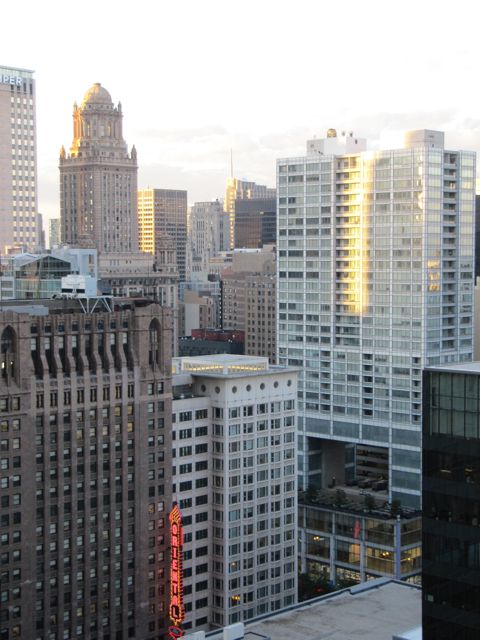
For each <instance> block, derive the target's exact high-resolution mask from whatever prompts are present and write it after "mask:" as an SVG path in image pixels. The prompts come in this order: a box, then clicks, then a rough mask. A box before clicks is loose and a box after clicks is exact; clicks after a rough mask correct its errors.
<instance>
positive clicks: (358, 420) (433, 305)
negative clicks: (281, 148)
mask: <svg viewBox="0 0 480 640" xmlns="http://www.w3.org/2000/svg"><path fill="white" fill-rule="evenodd" d="M334 133H335V132H334V131H332V132H329V135H330V137H329V138H328V139H327V140H326V141H325V145H326V146H323V147H322V145H321V144H320V143H319V142H318V141H316V144H315V145H314V148H313V149H311V148H310V146H309V147H308V155H306V156H303V157H294V158H285V159H281V160H279V161H278V166H277V169H278V173H277V179H278V238H277V250H278V291H277V298H278V331H277V341H278V356H279V360H278V362H279V364H285V365H287V364H288V365H292V366H298V367H300V369H301V374H300V381H299V429H300V447H301V449H302V453H301V455H300V469H301V474H302V477H303V483H304V487H305V488H306V487H308V485H309V484H315V485H316V486H318V487H326V486H328V484H331V481H332V477H333V476H335V478H336V481H337V484H338V483H339V482H340V483H342V482H345V481H354V480H355V479H356V477H357V473H356V460H355V451H356V448H357V447H358V446H359V445H361V446H362V448H363V449H364V450H365V449H366V448H368V447H375V456H376V457H377V459H379V458H381V456H379V449H383V452H384V455H385V456H386V458H387V459H388V470H387V475H388V477H387V478H384V477H383V476H384V470H383V469H382V470H381V471H378V472H376V471H375V470H371V471H370V472H369V474H368V475H366V477H364V478H363V480H362V481H365V482H371V483H374V482H377V481H381V480H383V479H387V481H388V488H387V489H388V499H389V500H390V501H393V500H399V501H400V502H401V504H402V505H403V506H406V507H412V508H417V509H418V508H419V506H420V497H421V490H420V487H421V420H422V377H421V372H422V368H424V367H425V366H431V365H437V364H443V363H449V362H462V361H469V360H471V358H472V315H473V314H472V305H473V299H472V298H473V269H474V207H475V190H474V184H475V154H474V153H473V152H469V151H450V150H447V149H445V148H444V141H443V133H441V132H436V131H424V130H422V131H415V132H411V133H410V134H407V136H406V146H405V148H403V149H397V150H392V151H375V152H373V151H371V152H370V151H360V152H352V149H351V147H349V146H348V144H350V145H353V148H356V147H357V146H362V145H361V144H360V143H361V140H360V139H357V138H354V137H353V136H347V139H346V141H345V145H344V149H345V150H346V151H348V153H338V150H337V149H338V147H341V144H340V143H341V142H342V139H340V138H339V139H336V138H335V135H334ZM349 138H351V142H350V143H349V142H348V139H349ZM355 141H356V144H355ZM310 143H311V141H309V145H310ZM327 143H328V144H327ZM347 143H348V144H347ZM331 145H333V155H332V154H331V153H332V152H331ZM333 460H337V464H336V465H333V463H332V461H333ZM327 461H330V462H327ZM327 466H328V468H329V470H328V473H326V472H324V471H325V469H326V468H327ZM365 488H368V487H365Z"/></svg>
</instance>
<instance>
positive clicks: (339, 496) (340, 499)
mask: <svg viewBox="0 0 480 640" xmlns="http://www.w3.org/2000/svg"><path fill="white" fill-rule="evenodd" d="M346 502H347V494H346V493H345V491H344V490H343V489H337V490H336V491H335V504H338V505H342V504H345V503H346Z"/></svg>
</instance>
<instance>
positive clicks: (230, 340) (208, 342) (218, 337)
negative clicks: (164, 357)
mask: <svg viewBox="0 0 480 640" xmlns="http://www.w3.org/2000/svg"><path fill="white" fill-rule="evenodd" d="M191 333H192V335H191V336H183V337H181V338H180V339H179V342H178V354H179V356H181V357H182V356H205V355H213V354H216V353H230V354H237V355H243V354H244V345H245V334H244V332H243V331H224V330H223V329H194V330H193V331H192V332H191Z"/></svg>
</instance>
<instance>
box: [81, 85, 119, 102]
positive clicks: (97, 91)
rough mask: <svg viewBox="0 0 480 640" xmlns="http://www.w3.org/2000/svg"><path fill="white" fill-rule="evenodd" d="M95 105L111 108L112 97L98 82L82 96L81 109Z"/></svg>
mask: <svg viewBox="0 0 480 640" xmlns="http://www.w3.org/2000/svg"><path fill="white" fill-rule="evenodd" d="M97 104H103V105H108V106H113V101H112V96H111V95H110V94H109V93H108V91H107V90H106V89H105V88H104V87H102V85H101V84H100V82H95V84H94V85H93V86H92V87H90V89H89V90H88V91H87V93H86V94H85V95H84V97H83V102H82V107H85V106H87V105H97Z"/></svg>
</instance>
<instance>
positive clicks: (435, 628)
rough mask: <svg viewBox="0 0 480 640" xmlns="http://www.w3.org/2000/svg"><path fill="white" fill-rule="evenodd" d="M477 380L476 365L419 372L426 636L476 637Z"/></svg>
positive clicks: (428, 639)
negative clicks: (421, 383) (422, 420)
mask: <svg viewBox="0 0 480 640" xmlns="http://www.w3.org/2000/svg"><path fill="white" fill-rule="evenodd" d="M479 383H480V363H479V362H473V363H471V364H465V365H445V366H443V367H432V368H430V369H427V370H426V371H425V372H424V427H423V527H422V528H423V567H422V590H423V616H422V617H423V638H424V640H450V638H459V639H461V640H468V639H470V638H478V637H480V610H479V602H480V555H479V549H480V527H479V523H480V503H479V499H478V497H479V492H480V427H479V409H480V405H479V402H480V390H479V389H480V387H479Z"/></svg>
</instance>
